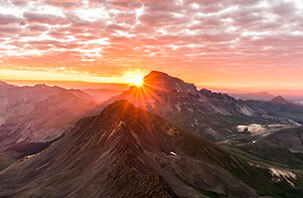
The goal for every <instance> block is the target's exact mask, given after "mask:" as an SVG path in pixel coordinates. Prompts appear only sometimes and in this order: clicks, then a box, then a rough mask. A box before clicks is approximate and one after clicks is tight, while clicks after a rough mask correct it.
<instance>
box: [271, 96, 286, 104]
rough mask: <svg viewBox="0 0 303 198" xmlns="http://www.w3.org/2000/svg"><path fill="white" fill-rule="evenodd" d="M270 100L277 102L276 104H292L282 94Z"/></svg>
mask: <svg viewBox="0 0 303 198" xmlns="http://www.w3.org/2000/svg"><path fill="white" fill-rule="evenodd" d="M270 102H272V103H276V104H290V102H289V101H287V100H286V99H285V98H283V97H282V96H277V97H275V98H273V99H272V100H270Z"/></svg>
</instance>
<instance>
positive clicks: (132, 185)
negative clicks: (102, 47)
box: [0, 101, 302, 197]
mask: <svg viewBox="0 0 303 198" xmlns="http://www.w3.org/2000/svg"><path fill="white" fill-rule="evenodd" d="M296 174H297V173H296ZM18 175H22V177H18ZM274 178H276V176H273V175H271V172H270V170H269V169H268V168H267V167H264V168H261V167H260V166H257V165H254V164H251V163H247V162H246V161H245V160H243V159H241V158H239V157H236V156H235V155H233V154H230V153H229V152H227V151H225V150H224V149H222V148H221V147H219V146H217V145H215V144H213V143H211V142H208V141H207V140H204V139H203V138H200V137H198V136H195V135H192V134H191V133H187V132H185V131H182V130H180V129H179V128H177V127H174V126H173V125H171V124H169V123H168V122H167V121H165V120H164V119H162V118H160V117H158V116H156V115H154V114H152V113H149V112H147V111H144V110H140V109H137V108H135V107H134V106H133V105H131V104H130V103H128V102H126V101H118V102H115V103H114V104H112V105H109V106H108V107H107V108H105V109H104V110H103V111H102V113H101V114H100V115H98V116H95V117H91V118H85V119H82V120H80V121H79V122H78V123H77V124H76V125H75V126H74V128H73V129H72V130H71V132H70V133H68V134H67V135H66V136H65V137H63V138H62V139H61V140H59V141H57V142H56V143H54V144H53V145H52V146H51V147H49V148H48V149H46V150H45V151H43V152H41V153H39V154H38V155H36V156H34V157H31V158H29V159H25V160H23V161H18V162H16V163H15V164H13V165H12V166H10V167H9V168H7V169H5V170H4V171H2V172H1V173H0V196H2V197H5V196H9V197H31V196H32V195H35V196H38V197H39V196H44V197H63V196H64V197H82V196H85V197H177V196H180V197H209V196H211V197H224V196H229V197H256V196H257V194H256V192H255V190H254V189H256V191H257V192H258V193H259V194H261V195H272V196H275V197H283V196H284V195H289V196H293V197H296V196H297V195H299V194H300V193H302V189H301V188H300V186H299V185H298V183H299V182H301V181H300V179H301V176H299V175H297V176H296V178H288V177H285V178H284V177H282V176H277V179H279V180H277V181H276V182H273V180H272V179H274ZM241 180H242V181H241ZM289 182H292V183H293V185H296V188H294V187H292V186H291V184H290V183H289ZM248 185H251V186H252V187H253V188H254V189H253V188H251V187H249V186H248ZM297 197H298V196H297Z"/></svg>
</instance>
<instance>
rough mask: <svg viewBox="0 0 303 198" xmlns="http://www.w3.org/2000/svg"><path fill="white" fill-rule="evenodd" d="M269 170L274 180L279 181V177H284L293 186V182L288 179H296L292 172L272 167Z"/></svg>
mask: <svg viewBox="0 0 303 198" xmlns="http://www.w3.org/2000/svg"><path fill="white" fill-rule="evenodd" d="M269 172H270V174H271V176H272V177H276V178H273V179H272V180H273V181H274V182H281V179H285V180H286V181H287V182H288V183H289V184H290V185H291V186H292V187H294V188H295V185H294V184H293V182H291V181H290V179H293V180H294V179H296V177H297V176H296V175H295V174H294V173H292V172H290V171H286V170H281V169H277V168H273V167H272V168H270V169H269Z"/></svg>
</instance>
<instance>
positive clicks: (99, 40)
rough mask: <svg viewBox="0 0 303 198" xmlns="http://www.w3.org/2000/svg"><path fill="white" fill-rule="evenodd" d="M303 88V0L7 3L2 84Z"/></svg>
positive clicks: (0, 40)
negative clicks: (166, 81)
mask: <svg viewBox="0 0 303 198" xmlns="http://www.w3.org/2000/svg"><path fill="white" fill-rule="evenodd" d="M151 70H160V71H163V72H167V73H169V74H171V75H174V76H177V77H180V78H182V79H183V80H185V81H188V82H193V83H195V84H196V85H198V86H209V87H223V88H238V87H263V88H266V89H278V88H283V89H284V88H287V89H303V77H302V76H303V1H302V0H141V1H140V0H128V1H124V0H112V1H109V0H108V1H106V0H89V1H88V0H82V1H81V0H1V1H0V79H1V80H18V81H22V80H31V81H35V82H40V81H41V82H42V81H45V80H51V81H86V82H93V83H98V82H99V83H128V82H129V79H130V78H132V77H133V76H136V75H145V74H147V73H148V72H149V71H151Z"/></svg>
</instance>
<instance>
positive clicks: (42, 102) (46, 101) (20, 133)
mask: <svg viewBox="0 0 303 198" xmlns="http://www.w3.org/2000/svg"><path fill="white" fill-rule="evenodd" d="M96 106H97V104H96V102H95V100H94V99H93V98H92V97H91V96H89V95H88V94H86V93H84V92H82V91H80V90H66V89H63V88H60V87H49V86H46V85H36V86H24V87H19V86H13V85H9V84H7V83H5V82H1V81H0V151H1V150H2V151H3V150H5V149H9V148H10V147H12V146H13V148H19V149H18V152H21V153H22V152H23V151H24V152H26V153H27V152H30V150H31V148H35V149H33V150H37V149H38V147H39V145H38V146H37V145H32V143H40V142H42V145H43V146H42V147H44V146H46V145H44V144H43V142H44V143H47V142H51V141H53V140H55V139H57V138H59V137H60V136H62V135H63V134H64V133H65V132H66V131H67V130H69V129H70V128H71V127H72V126H73V124H74V123H75V122H77V121H78V120H79V119H80V118H82V117H83V116H85V115H86V113H87V112H88V111H90V110H91V109H94V108H96ZM13 150H14V149H13ZM13 150H11V152H12V151H13ZM38 150H39V149H38Z"/></svg>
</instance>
